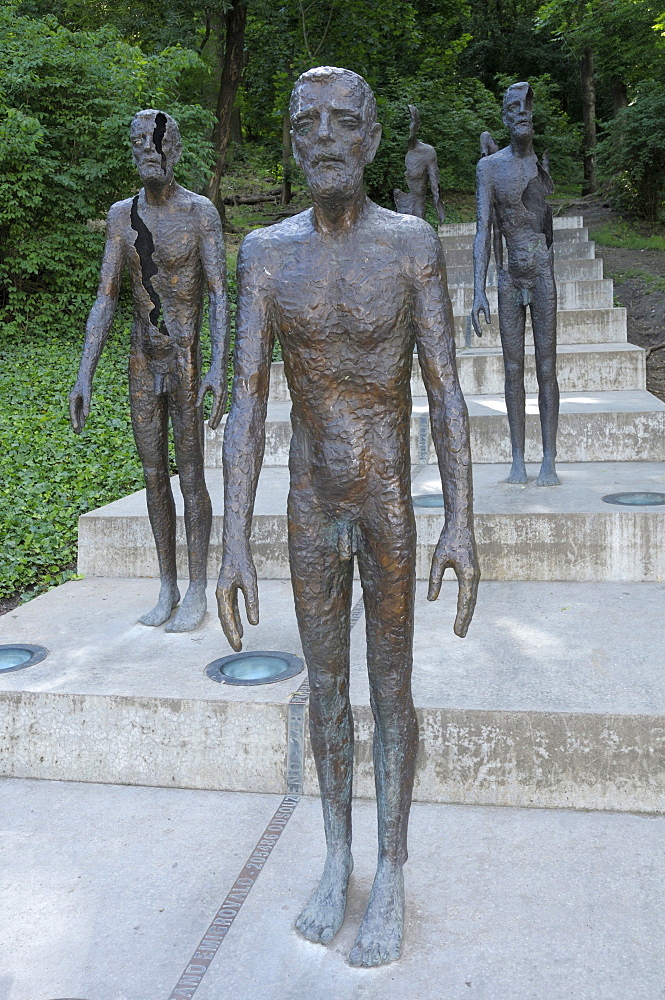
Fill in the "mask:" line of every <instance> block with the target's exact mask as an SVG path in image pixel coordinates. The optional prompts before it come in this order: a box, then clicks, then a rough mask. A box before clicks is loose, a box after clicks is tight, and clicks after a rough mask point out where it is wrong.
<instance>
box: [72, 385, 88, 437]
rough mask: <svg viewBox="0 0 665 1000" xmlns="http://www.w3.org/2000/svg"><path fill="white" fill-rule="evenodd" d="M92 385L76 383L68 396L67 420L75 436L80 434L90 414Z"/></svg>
mask: <svg viewBox="0 0 665 1000" xmlns="http://www.w3.org/2000/svg"><path fill="white" fill-rule="evenodd" d="M91 397H92V385H91V384H90V383H89V382H85V381H77V382H76V385H75V386H74V388H73V389H72V391H71V392H70V394H69V419H70V420H71V422H72V427H73V428H74V431H75V432H76V434H80V433H81V431H82V430H83V426H84V424H85V422H86V420H87V419H88V414H89V413H90V400H91Z"/></svg>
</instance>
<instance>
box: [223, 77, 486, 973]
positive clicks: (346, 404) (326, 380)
mask: <svg viewBox="0 0 665 1000" xmlns="http://www.w3.org/2000/svg"><path fill="white" fill-rule="evenodd" d="M290 111H291V122H292V137H293V148H294V153H295V156H296V159H297V161H298V163H299V164H300V165H301V166H302V168H303V170H304V172H305V176H306V179H307V182H308V184H309V187H310V192H311V195H312V200H313V208H312V209H311V210H309V211H306V212H303V213H302V214H300V215H297V216H295V217H294V218H291V219H289V220H287V221H285V222H282V223H280V224H278V225H275V226H271V227H269V228H267V229H263V230H257V231H255V232H253V233H251V234H250V235H249V236H248V237H247V238H246V239H245V241H244V242H243V244H242V247H241V250H240V255H239V258H238V290H239V302H238V313H237V328H236V355H235V374H234V382H233V397H232V403H231V410H230V413H229V417H228V422H227V426H226V432H225V436H224V455H223V463H224V503H225V511H224V555H223V562H222V567H221V571H220V576H219V583H218V588H217V599H218V604H219V615H220V620H221V622H222V626H223V629H224V632H225V634H226V636H227V638H228V640H229V642H230V644H231V646H232V647H233V648H234V649H236V650H239V649H240V648H241V645H242V642H241V640H242V624H241V619H240V614H239V609H238V590H239V589H240V590H242V591H243V594H244V597H245V606H246V609H247V617H248V619H249V622H250V623H252V624H256V623H257V621H258V614H259V612H258V593H257V583H256V572H255V569H254V565H253V562H252V556H251V552H250V546H249V538H250V531H251V523H252V509H253V505H254V498H255V493H256V486H257V480H258V476H259V470H260V466H261V461H262V457H263V449H264V441H265V427H264V425H265V417H266V406H267V400H268V381H269V377H270V358H271V353H272V346H273V340H274V338H275V336H277V337H278V338H279V340H280V342H281V345H282V354H283V358H284V367H285V372H286V376H287V379H288V384H289V389H290V393H291V400H292V414H291V420H292V426H293V436H292V440H291V452H290V463H289V464H290V474H291V486H290V493H289V500H288V531H289V554H290V562H291V577H292V581H293V591H294V596H295V605H296V613H297V618H298V625H299V629H300V635H301V639H302V645H303V650H304V653H305V658H306V661H307V667H308V671H309V678H310V688H311V699H310V733H311V741H312V748H313V752H314V756H315V759H316V765H317V770H318V776H319V783H320V787H321V798H322V805H323V817H324V828H325V835H326V843H327V848H328V855H327V860H326V866H325V869H324V873H323V876H322V879H321V883H320V885H319V888H318V889H317V892H316V893H315V895H314V897H313V898H312V900H311V901H310V903H309V905H308V906H307V907H306V908H305V910H304V911H303V913H302V914H301V916H300V917H299V919H298V922H297V924H296V926H297V928H298V930H299V931H300V932H301V933H302V934H304V935H305V936H306V937H307V938H308V939H309V940H312V941H321V942H323V943H327V942H329V941H330V940H331V939H332V938H333V936H334V935H335V934H336V932H337V930H338V929H339V927H340V926H341V923H342V921H343V918H344V908H345V903H346V888H347V882H348V878H349V874H350V872H351V868H352V865H353V862H352V859H351V851H350V848H351V789H352V771H353V720H352V716H351V706H350V702H349V642H350V623H349V618H350V611H351V596H352V578H353V558H354V555H355V556H356V557H357V559H358V566H359V570H360V577H361V582H362V588H363V597H364V604H365V612H366V629H367V644H368V652H367V657H368V670H369V677H370V685H371V703H372V709H373V712H374V718H375V723H376V729H375V737H374V763H375V772H376V790H377V808H378V816H379V864H378V868H377V874H376V879H375V882H374V887H373V889H372V894H371V896H370V900H369V904H368V907H367V911H366V913H365V917H364V918H363V922H362V924H361V927H360V930H359V933H358V938H357V941H356V944H355V946H354V948H353V950H352V952H351V955H350V957H349V961H350V962H351V963H352V964H355V965H366V966H369V965H379V964H381V963H383V962H389V961H391V960H393V959H395V958H397V957H398V956H399V954H400V947H401V937H402V926H403V909H404V890H403V881H402V865H403V864H404V862H405V860H406V856H407V843H406V842H407V823H408V817H409V808H410V803H411V793H412V787H413V776H414V767H415V761H416V753H417V748H418V727H417V721H416V716H415V712H414V707H413V700H412V697H411V665H412V635H413V603H414V582H415V520H414V515H413V507H412V503H411V487H410V456H409V419H410V412H411V398H410V382H409V376H410V372H411V365H412V361H413V353H414V347H415V348H416V349H417V351H418V356H419V359H420V364H421V367H422V371H423V378H424V381H425V385H426V387H427V392H428V395H429V402H430V413H431V421H432V433H433V437H434V441H435V444H436V449H437V454H438V457H439V465H440V469H441V478H442V481H443V490H444V496H445V507H446V519H445V525H444V528H443V531H442V533H441V538H440V540H439V543H438V545H437V548H436V552H435V555H434V559H433V563H432V571H431V578H430V589H429V599H430V600H435V599H436V598H437V596H438V594H439V590H440V587H441V579H442V576H443V572H444V569H445V567H446V566H452V567H453V568H454V569H455V571H456V573H457V575H458V578H459V601H458V612H457V619H456V622H455V632H456V633H457V635H460V636H463V635H465V634H466V631H467V628H468V626H469V623H470V621H471V617H472V614H473V609H474V606H475V600H476V590H477V586H478V579H479V571H478V562H477V557H476V551H475V542H474V536H473V514H472V487H471V459H470V452H469V427H468V416H467V410H466V405H465V403H464V399H463V396H462V392H461V390H460V386H459V382H458V379H457V371H456V367H455V351H454V343H453V320H452V309H451V305H450V299H449V296H448V289H447V285H446V273H445V264H444V259H443V253H442V250H441V244H440V241H439V239H438V238H437V236H436V234H435V233H434V232H433V230H432V229H431V227H430V226H429V225H427V224H426V223H425V222H423V221H421V220H420V219H417V218H415V217H413V216H406V215H396V214H395V213H393V212H390V211H388V210H386V209H384V208H380V207H378V206H377V205H375V204H373V203H372V202H371V201H369V200H368V198H367V197H366V195H365V192H364V188H363V171H364V168H365V166H366V164H367V163H369V162H370V161H371V160H372V158H373V157H374V154H375V152H376V149H377V147H378V144H379V141H380V137H381V128H380V126H379V125H378V124H377V123H376V119H375V115H376V104H375V101H374V97H373V95H372V92H371V90H370V89H369V87H368V86H367V84H366V83H365V81H364V80H363V79H362V77H359V76H357V75H356V74H355V73H351V72H349V71H347V70H340V69H336V68H331V67H320V68H318V69H315V70H310V71H309V72H308V73H306V74H304V75H303V76H302V77H301V78H300V79H299V80H298V81H297V83H296V85H295V88H294V91H293V94H292V98H291V108H290Z"/></svg>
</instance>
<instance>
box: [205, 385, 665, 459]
mask: <svg viewBox="0 0 665 1000" xmlns="http://www.w3.org/2000/svg"><path fill="white" fill-rule="evenodd" d="M466 402H467V406H468V407H469V417H470V424H471V452H472V455H473V460H474V462H480V463H488V462H489V463H492V462H508V461H509V460H510V440H509V436H508V421H507V418H506V415H505V414H506V404H505V400H504V398H503V396H469V397H467V401H466ZM290 413H291V405H290V403H271V404H270V405H269V407H268V416H267V420H266V448H265V455H264V459H263V462H264V465H267V466H279V465H287V464H288V460H289V445H290V442H291V420H290ZM223 436H224V423H222V425H221V426H220V427H219V428H218V429H217V430H216V431H211V430H210V429H209V428H208V427H207V426H206V442H205V445H206V465H207V466H208V467H209V468H220V467H221V465H222V441H223ZM541 455H542V444H541V437H540V420H539V416H538V398H537V396H529V397H528V398H527V442H526V457H527V460H528V461H530V462H537V461H539V459H540V457H541ZM636 456H639V458H640V459H641V460H642V461H645V462H658V461H665V403H663V402H661V400H660V399H658V398H657V397H656V396H653V395H652V394H651V393H649V392H639V391H633V392H605V393H603V392H600V393H564V394H563V396H562V397H561V406H560V417H559V434H558V457H559V461H560V462H631V461H633V460H634V459H635V457H636ZM411 461H412V463H413V464H414V465H417V464H418V463H419V462H423V461H424V462H436V454H435V452H434V446H433V444H432V438H431V433H430V425H429V417H428V404H427V398H426V397H422V396H420V397H419V396H415V397H414V399H413V413H412V417H411Z"/></svg>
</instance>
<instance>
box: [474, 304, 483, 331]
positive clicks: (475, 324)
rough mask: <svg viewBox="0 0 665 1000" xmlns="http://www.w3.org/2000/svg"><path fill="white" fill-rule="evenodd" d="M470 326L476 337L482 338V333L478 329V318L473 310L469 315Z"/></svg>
mask: <svg viewBox="0 0 665 1000" xmlns="http://www.w3.org/2000/svg"><path fill="white" fill-rule="evenodd" d="M471 325H472V326H473V329H474V332H475V334H476V336H477V337H482V335H483V331H482V330H481V329H480V316H479V315H478V314H477V312H476V310H475V309H474V310H473V312H472V313H471Z"/></svg>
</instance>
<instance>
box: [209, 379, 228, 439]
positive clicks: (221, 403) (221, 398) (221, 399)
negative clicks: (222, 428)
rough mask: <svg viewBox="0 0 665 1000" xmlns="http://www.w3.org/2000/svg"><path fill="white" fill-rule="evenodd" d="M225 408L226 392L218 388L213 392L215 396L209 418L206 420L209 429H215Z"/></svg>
mask: <svg viewBox="0 0 665 1000" xmlns="http://www.w3.org/2000/svg"><path fill="white" fill-rule="evenodd" d="M225 409H226V392H225V391H224V389H218V390H217V391H216V392H215V398H214V401H213V404H212V412H211V413H210V420H209V421H208V427H209V428H210V430H211V431H216V430H217V428H218V427H219V424H220V421H221V419H222V417H223V416H224V410H225Z"/></svg>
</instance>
